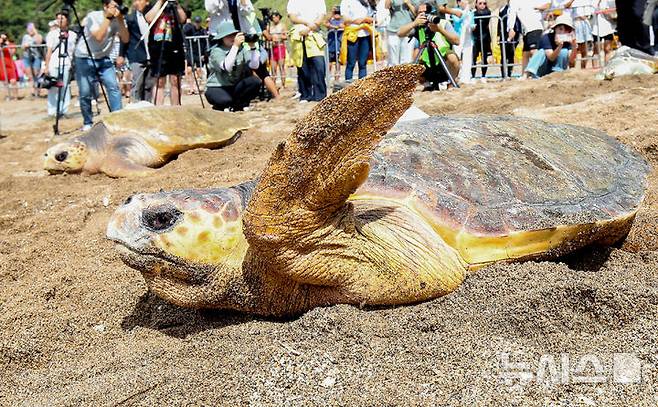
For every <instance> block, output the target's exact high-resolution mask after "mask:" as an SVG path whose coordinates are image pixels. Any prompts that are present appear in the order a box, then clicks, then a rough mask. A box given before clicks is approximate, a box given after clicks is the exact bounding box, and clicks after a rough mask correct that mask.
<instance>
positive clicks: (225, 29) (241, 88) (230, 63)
mask: <svg viewBox="0 0 658 407" xmlns="http://www.w3.org/2000/svg"><path fill="white" fill-rule="evenodd" d="M215 41H217V43H215ZM244 42H245V35H244V34H243V33H241V32H238V30H236V29H235V28H234V26H233V23H232V22H230V21H225V22H223V23H222V24H220V26H219V27H218V32H217V33H216V34H215V37H214V38H213V44H212V49H211V51H210V56H209V58H208V70H209V77H208V83H207V84H206V99H208V103H210V104H211V105H212V107H213V109H214V110H224V109H231V110H233V111H241V110H244V109H245V108H246V107H247V106H249V102H251V101H252V100H253V99H254V98H255V97H256V96H257V95H258V90H259V89H260V85H261V80H260V79H259V78H258V76H256V75H254V74H253V72H252V70H253V69H257V68H258V66H259V65H260V60H259V58H260V52H259V51H258V49H257V48H256V43H249V44H248V45H249V47H248V48H246V47H243V44H244Z"/></svg>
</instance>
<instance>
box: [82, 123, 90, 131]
mask: <svg viewBox="0 0 658 407" xmlns="http://www.w3.org/2000/svg"><path fill="white" fill-rule="evenodd" d="M89 130H91V124H85V125H84V126H82V128H81V129H80V131H89Z"/></svg>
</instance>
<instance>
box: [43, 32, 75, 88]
mask: <svg viewBox="0 0 658 407" xmlns="http://www.w3.org/2000/svg"><path fill="white" fill-rule="evenodd" d="M59 32H60V30H59V28H57V29H55V30H53V31H50V32H49V33H48V35H46V45H47V46H48V48H49V49H51V50H52V55H51V56H50V62H49V63H48V72H49V74H50V75H51V76H57V69H58V68H59ZM77 39H78V35H77V34H76V33H75V32H74V31H69V38H68V41H67V42H68V45H67V47H68V48H66V49H63V50H62V52H64V51H66V53H67V54H68V56H67V57H66V58H65V59H64V66H65V67H70V66H71V60H72V59H73V52H74V51H75V41H76V40H77Z"/></svg>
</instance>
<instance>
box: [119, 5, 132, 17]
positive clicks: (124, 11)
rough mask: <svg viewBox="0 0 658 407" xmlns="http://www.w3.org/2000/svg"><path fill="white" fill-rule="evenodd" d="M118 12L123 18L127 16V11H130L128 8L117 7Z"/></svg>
mask: <svg viewBox="0 0 658 407" xmlns="http://www.w3.org/2000/svg"><path fill="white" fill-rule="evenodd" d="M119 11H120V12H121V15H124V16H125V15H127V14H128V11H130V9H129V8H128V6H119Z"/></svg>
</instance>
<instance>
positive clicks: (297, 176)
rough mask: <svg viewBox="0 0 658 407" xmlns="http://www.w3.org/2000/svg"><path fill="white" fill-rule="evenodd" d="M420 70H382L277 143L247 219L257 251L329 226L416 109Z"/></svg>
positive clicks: (331, 101) (324, 104)
mask: <svg viewBox="0 0 658 407" xmlns="http://www.w3.org/2000/svg"><path fill="white" fill-rule="evenodd" d="M422 71H423V68H422V67H419V66H417V65H402V66H396V67H393V68H387V69H383V70H381V71H378V72H376V73H374V74H372V75H370V76H368V77H367V78H365V79H363V80H359V81H357V82H355V83H354V84H353V85H352V86H349V87H347V88H345V89H343V90H342V91H340V92H338V93H335V94H333V95H331V96H329V97H328V98H326V99H325V100H323V101H322V102H321V103H319V104H318V105H317V106H315V108H313V110H312V111H311V112H310V113H309V114H308V116H307V117H306V118H305V119H304V120H302V121H300V122H299V123H298V124H297V126H296V127H295V129H294V130H293V131H292V133H291V134H290V136H288V139H287V140H286V141H285V142H283V143H281V144H279V145H278V146H277V148H276V150H275V152H274V153H273V155H272V157H271V158H270V161H269V163H268V166H267V168H266V169H265V170H264V171H263V175H262V176H261V179H260V181H259V183H258V185H257V187H256V190H255V191H254V194H253V197H252V199H251V200H250V202H249V205H248V207H247V210H246V214H245V217H244V222H245V234H246V235H247V238H248V239H249V243H250V244H252V245H256V246H257V247H259V248H265V247H266V246H268V245H277V242H281V241H289V240H290V239H295V238H296V237H300V236H305V235H308V234H309V233H312V231H314V230H316V229H317V228H318V227H321V226H322V225H324V224H325V223H326V222H327V221H328V220H329V219H331V218H332V217H333V216H334V215H335V214H336V212H337V211H339V210H340V209H341V208H342V207H343V205H345V202H346V200H347V198H348V197H349V196H350V194H352V193H353V192H354V191H355V190H356V189H357V188H358V187H359V185H361V184H362V183H363V182H364V181H365V180H366V178H367V177H368V171H369V165H368V162H369V160H370V156H371V154H372V152H373V151H374V149H375V148H376V146H377V143H379V141H380V140H381V138H382V136H383V135H384V134H386V132H387V131H388V130H389V129H390V128H391V127H392V126H393V125H394V124H395V122H396V121H397V120H398V118H399V117H400V116H401V115H402V114H403V113H404V112H405V111H406V110H407V109H408V108H409V107H410V106H411V103H412V99H411V96H412V94H413V91H414V89H415V87H416V84H417V83H418V78H419V76H420V74H421V73H422Z"/></svg>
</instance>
